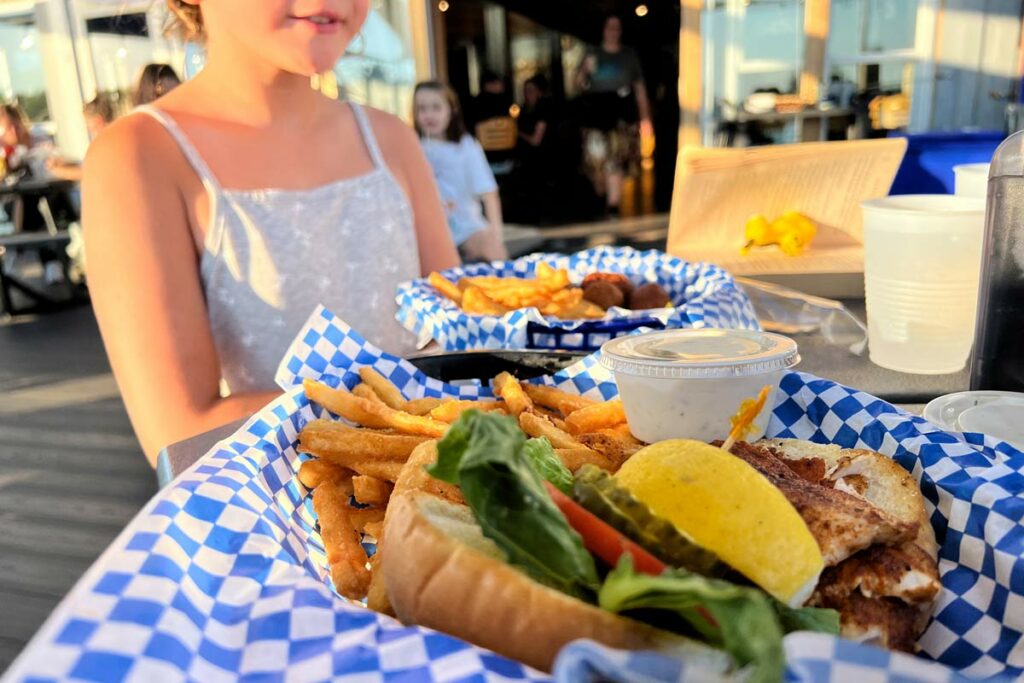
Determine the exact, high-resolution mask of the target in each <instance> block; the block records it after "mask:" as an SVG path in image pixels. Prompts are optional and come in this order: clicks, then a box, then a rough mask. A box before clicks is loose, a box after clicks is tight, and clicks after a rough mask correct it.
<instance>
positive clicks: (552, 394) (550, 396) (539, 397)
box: [522, 382, 597, 415]
mask: <svg viewBox="0 0 1024 683" xmlns="http://www.w3.org/2000/svg"><path fill="white" fill-rule="evenodd" d="M522 388H523V391H524V392H526V395H527V396H529V397H530V400H532V401H533V402H534V403H536V404H537V405H540V406H544V407H545V408H550V409H551V410H555V411H558V412H559V413H561V414H562V415H569V414H570V413H573V412H575V411H577V410H580V409H582V408H586V407H587V406H592V405H594V404H595V403H597V401H594V400H593V399H589V398H587V397H586V396H579V395H577V394H567V393H565V392H564V391H562V390H561V389H556V388H555V387H551V386H546V385H544V384H526V383H525V382H524V383H523V384H522Z"/></svg>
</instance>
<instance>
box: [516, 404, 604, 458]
mask: <svg viewBox="0 0 1024 683" xmlns="http://www.w3.org/2000/svg"><path fill="white" fill-rule="evenodd" d="M519 426H520V427H522V429H523V431H524V432H526V433H527V434H529V435H530V436H532V437H538V438H539V437H544V438H546V439H547V440H548V441H550V442H551V446H552V448H571V449H576V448H579V449H584V450H590V449H588V448H587V447H586V446H584V445H583V444H582V443H580V442H579V440H578V439H576V437H574V436H573V435H572V434H569V433H568V432H564V431H562V430H561V429H559V428H558V427H556V426H555V425H553V424H552V423H551V421H550V420H548V419H547V418H546V417H542V416H540V415H537V414H536V413H528V412H524V413H520V415H519Z"/></svg>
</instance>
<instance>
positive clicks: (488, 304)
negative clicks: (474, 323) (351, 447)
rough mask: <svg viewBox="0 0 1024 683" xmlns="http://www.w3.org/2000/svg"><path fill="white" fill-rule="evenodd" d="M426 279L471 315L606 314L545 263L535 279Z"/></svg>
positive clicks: (560, 271)
mask: <svg viewBox="0 0 1024 683" xmlns="http://www.w3.org/2000/svg"><path fill="white" fill-rule="evenodd" d="M427 281H428V282H429V283H430V285H431V286H432V287H434V289H436V290H437V291H438V292H439V293H440V294H441V295H443V296H444V297H446V298H448V299H450V300H451V301H453V302H455V303H456V304H458V305H459V307H460V308H462V310H463V311H465V312H466V313H471V314H473V315H504V314H505V313H508V312H509V311H514V310H517V309H520V308H536V309H538V310H539V311H540V312H541V314H542V315H546V316H552V317H556V318H562V319H567V320H569V319H577V318H601V317H603V316H604V313H605V309H604V308H602V307H600V306H597V305H596V304H594V303H592V302H590V301H586V300H585V299H584V297H583V290H582V289H580V288H579V287H573V286H571V283H570V281H569V272H568V271H566V270H565V269H563V268H559V269H555V268H552V267H551V266H549V265H548V264H546V263H538V264H537V270H536V277H535V278H521V277H497V276H493V275H487V276H476V277H464V278H461V279H460V280H459V281H458V283H453V282H452V281H451V280H448V279H447V278H445V277H444V276H442V275H441V274H440V273H431V274H430V276H429V277H428V278H427ZM620 303H621V302H620ZM364 381H365V380H364ZM392 407H394V406H392Z"/></svg>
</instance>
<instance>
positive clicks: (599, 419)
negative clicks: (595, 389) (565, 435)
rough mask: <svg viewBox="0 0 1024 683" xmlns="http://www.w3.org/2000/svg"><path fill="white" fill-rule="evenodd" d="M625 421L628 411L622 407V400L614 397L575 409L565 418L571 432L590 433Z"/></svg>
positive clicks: (566, 425) (567, 428)
mask: <svg viewBox="0 0 1024 683" xmlns="http://www.w3.org/2000/svg"><path fill="white" fill-rule="evenodd" d="M625 421H626V412H625V410H624V409H623V408H622V401H620V400H619V399H614V400H612V401H605V402H604V403H597V404H594V405H592V406H587V407H586V408H581V409H580V410H577V411H574V412H573V413H572V414H571V415H569V416H568V417H567V418H565V427H566V431H568V432H569V433H570V434H588V433H591V432H596V431H597V430H599V429H607V428H608V427H614V426H615V425H618V424H622V423H623V422H625Z"/></svg>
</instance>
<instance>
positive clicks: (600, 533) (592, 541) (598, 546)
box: [544, 481, 718, 628]
mask: <svg viewBox="0 0 1024 683" xmlns="http://www.w3.org/2000/svg"><path fill="white" fill-rule="evenodd" d="M544 488H546V489H547V490H548V495H550V496H551V500H553V501H554V502H555V505H556V506H557V507H558V509H559V510H561V512H562V514H563V515H565V519H566V521H567V522H569V526H571V527H572V528H573V529H575V530H576V533H578V534H579V535H580V536H581V537H582V538H583V547H585V548H586V549H587V550H588V551H590V552H591V553H593V554H594V555H597V556H598V557H599V558H601V561H602V562H604V563H605V564H607V565H608V566H609V567H614V566H616V565H618V563H619V558H621V557H622V556H623V555H625V554H627V553H628V554H629V556H630V557H632V558H633V569H635V570H636V571H638V572H640V573H642V574H651V575H652V576H658V575H660V574H661V573H662V572H664V571H665V570H666V569H668V565H666V564H665V563H664V562H662V561H661V560H659V559H658V558H656V557H655V556H654V555H651V554H650V553H649V552H647V551H646V550H644V549H643V548H642V547H641V546H639V545H637V544H636V543H634V542H633V541H631V540H630V539H628V538H626V536H624V535H623V534H621V533H619V531H618V529H616V528H615V527H613V526H611V525H610V524H608V523H607V522H606V521H604V520H603V519H601V518H600V517H598V516H597V515H595V514H594V513H593V512H591V511H590V510H588V509H586V508H585V507H583V506H582V505H580V504H579V503H577V502H576V501H575V500H573V499H572V498H570V497H569V496H567V495H565V494H564V493H562V492H561V491H559V490H558V489H557V488H555V487H554V486H553V485H552V484H551V482H548V481H545V482H544ZM696 611H697V613H698V614H700V615H701V616H702V617H704V619H705V620H706V621H707V622H708V624H710V625H711V626H712V627H714V628H718V622H717V621H716V620H715V618H714V617H713V616H711V613H710V612H708V610H707V609H706V608H704V607H702V606H698V607H696Z"/></svg>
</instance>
